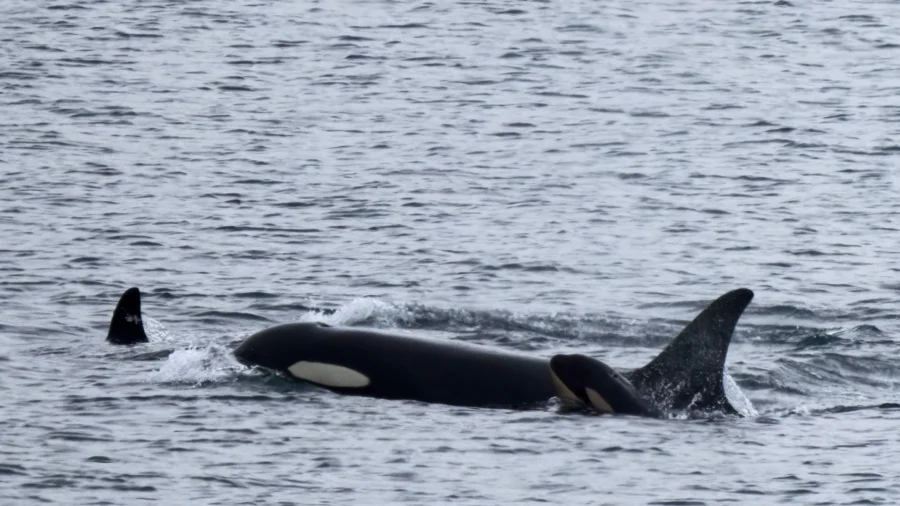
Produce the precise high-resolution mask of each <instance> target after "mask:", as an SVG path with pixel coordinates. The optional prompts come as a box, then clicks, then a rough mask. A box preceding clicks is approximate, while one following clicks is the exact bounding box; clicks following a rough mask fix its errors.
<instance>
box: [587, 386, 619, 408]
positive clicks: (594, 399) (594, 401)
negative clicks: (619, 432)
mask: <svg viewBox="0 0 900 506" xmlns="http://www.w3.org/2000/svg"><path fill="white" fill-rule="evenodd" d="M584 390H585V392H587V398H588V399H590V401H591V405H593V406H594V409H596V410H597V411H599V412H600V413H614V411H613V408H612V406H610V405H609V403H608V402H606V399H604V398H603V396H602V395H600V394H599V393H597V391H596V390H594V389H593V388H585V389H584Z"/></svg>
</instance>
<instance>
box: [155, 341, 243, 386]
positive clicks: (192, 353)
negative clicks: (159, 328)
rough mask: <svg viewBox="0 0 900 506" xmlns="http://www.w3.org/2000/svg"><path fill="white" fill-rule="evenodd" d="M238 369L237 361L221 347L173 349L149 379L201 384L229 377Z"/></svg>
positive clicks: (163, 381)
mask: <svg viewBox="0 0 900 506" xmlns="http://www.w3.org/2000/svg"><path fill="white" fill-rule="evenodd" d="M237 370H238V365H237V363H236V362H235V361H234V360H233V359H232V358H231V356H230V354H229V353H227V352H226V351H225V350H224V349H222V348H220V347H216V346H208V347H206V348H194V347H190V348H187V349H181V350H175V351H173V352H172V354H171V355H169V357H168V358H167V359H166V361H165V362H163V363H162V365H161V366H160V368H159V369H158V370H156V371H153V372H152V373H151V374H150V377H149V378H148V379H149V381H153V382H160V383H191V384H194V385H199V384H202V383H208V382H215V381H221V380H223V379H226V378H229V377H231V376H233V375H234V374H235V372H236V371H237Z"/></svg>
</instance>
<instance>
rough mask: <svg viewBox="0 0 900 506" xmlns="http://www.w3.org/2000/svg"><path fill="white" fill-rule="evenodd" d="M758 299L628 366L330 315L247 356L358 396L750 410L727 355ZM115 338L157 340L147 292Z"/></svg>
mask: <svg viewBox="0 0 900 506" xmlns="http://www.w3.org/2000/svg"><path fill="white" fill-rule="evenodd" d="M752 299H753V292H752V291H751V290H748V289H746V288H740V289H737V290H733V291H731V292H728V293H726V294H725V295H722V296H721V297H719V298H718V299H716V300H715V301H713V302H712V303H711V304H710V305H709V306H708V307H707V308H706V309H704V310H703V311H702V312H701V313H700V314H699V315H698V316H697V317H696V318H695V319H694V320H693V321H692V322H691V323H690V324H688V326H687V327H685V328H684V330H682V331H681V333H680V334H678V336H676V337H675V339H673V340H672V342H670V343H669V345H668V346H667V347H666V348H665V349H663V351H662V352H661V353H660V354H659V355H657V356H656V358H654V359H653V360H652V361H650V363H648V364H647V365H645V366H643V367H641V368H639V369H635V370H632V371H627V372H622V373H620V372H617V371H616V370H615V369H613V368H612V367H609V366H608V365H606V364H604V363H603V362H600V361H599V360H595V359H591V358H589V357H586V356H583V355H555V356H554V357H553V358H551V359H550V360H548V359H546V358H541V357H534V356H528V355H524V354H519V353H514V352H509V351H501V350H497V349H493V348H488V347H485V346H476V345H472V344H464V343H459V342H454V341H451V340H442V339H426V338H419V337H411V336H406V335H399V334H391V333H388V332H382V331H374V330H367V329H361V328H353V327H333V326H331V325H327V324H324V323H287V324H282V325H276V326H274V327H270V328H267V329H264V330H262V331H260V332H257V333H255V334H253V335H251V336H250V337H248V338H247V339H245V340H244V341H243V342H242V343H241V344H240V345H239V346H238V347H237V348H236V349H235V350H234V356H235V358H236V359H237V360H238V362H240V363H242V364H244V365H246V366H249V367H259V368H261V369H263V370H268V371H272V372H274V373H276V374H280V375H283V376H286V377H288V378H292V379H296V380H299V381H302V382H306V383H311V384H313V385H318V386H320V387H324V388H326V389H328V390H331V391H334V392H337V393H341V394H348V395H364V396H369V397H378V398H384V399H408V400H416V401H422V402H430V403H440V404H449V405H456V406H471V407H507V408H516V407H526V406H529V405H535V404H539V403H545V402H546V401H548V400H550V399H552V398H553V397H561V398H564V399H568V400H571V401H578V402H582V403H584V404H586V405H588V406H590V407H592V408H593V409H595V410H597V411H599V412H601V413H620V414H635V415H643V416H663V414H664V413H668V412H671V411H680V410H685V409H689V410H694V411H718V412H724V413H727V414H740V413H739V412H738V411H737V410H736V409H735V408H734V407H733V406H732V405H731V403H730V402H729V401H728V398H727V397H726V395H725V387H724V379H723V375H724V368H725V358H726V355H727V353H728V346H729V344H730V343H731V336H732V334H733V333H734V329H735V326H736V325H737V322H738V319H739V318H740V316H741V314H742V313H743V312H744V309H745V308H746V307H747V305H749V304H750V301H751V300H752ZM107 340H108V341H110V342H111V343H114V344H136V343H142V342H146V341H147V336H146V334H145V332H144V329H143V325H142V322H141V308H140V291H139V290H138V289H137V288H130V289H129V290H127V291H126V292H125V294H124V295H123V296H122V298H121V300H120V301H119V305H118V306H117V307H116V310H115V312H114V313H113V318H112V322H111V323H110V331H109V334H108V336H107Z"/></svg>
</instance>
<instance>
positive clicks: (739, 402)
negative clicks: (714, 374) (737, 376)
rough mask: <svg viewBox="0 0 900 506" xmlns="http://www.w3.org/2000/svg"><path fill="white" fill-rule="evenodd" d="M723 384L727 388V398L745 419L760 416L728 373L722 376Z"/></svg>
mask: <svg viewBox="0 0 900 506" xmlns="http://www.w3.org/2000/svg"><path fill="white" fill-rule="evenodd" d="M722 383H723V385H724V387H725V398H726V399H728V402H729V403H730V404H731V405H732V406H733V407H734V409H736V410H737V412H738V413H740V414H741V415H742V416H745V417H753V416H759V411H757V410H756V408H754V407H753V403H752V402H750V399H749V398H747V396H746V395H745V394H744V391H743V390H741V387H739V386H738V384H737V383H735V381H734V378H732V377H731V375H730V374H728V373H727V372H725V373H723V374H722Z"/></svg>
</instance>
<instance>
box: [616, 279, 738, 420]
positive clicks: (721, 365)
mask: <svg viewBox="0 0 900 506" xmlns="http://www.w3.org/2000/svg"><path fill="white" fill-rule="evenodd" d="M751 300H753V292H752V291H751V290H749V289H747V288H739V289H737V290H732V291H730V292H728V293H726V294H725V295H722V296H721V297H719V298H718V299H716V300H715V301H713V303H712V304H710V305H709V306H707V308H706V309H704V310H703V312H701V313H700V314H699V315H697V317H696V318H694V321H692V322H691V323H690V324H688V326H687V327H685V328H684V330H682V331H681V333H680V334H678V336H677V337H676V338H675V339H673V340H672V342H671V343H669V345H668V346H666V348H665V349H664V350H663V351H662V353H660V354H659V355H657V356H656V358H654V359H653V360H652V361H651V362H650V363H649V364H647V365H645V366H644V367H642V368H640V369H637V370H635V371H633V372H631V374H629V375H628V376H629V379H630V380H631V382H632V383H633V384H634V386H635V387H636V388H637V389H638V390H639V391H640V392H642V393H643V394H644V395H646V396H648V397H650V398H652V399H653V400H654V401H655V402H656V403H657V404H658V405H659V406H661V407H664V408H668V409H676V410H677V409H686V408H690V409H696V410H705V411H710V410H716V411H724V412H726V413H732V414H733V413H736V410H735V409H734V407H733V406H731V404H730V403H729V402H728V398H727V397H726V396H725V386H724V383H723V381H724V380H723V374H724V372H725V358H726V356H727V355H728V346H729V345H730V344H731V336H732V334H733V333H734V328H735V326H736V325H737V322H738V319H740V317H741V314H743V312H744V309H746V308H747V306H748V305H749V304H750V301H751Z"/></svg>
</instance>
